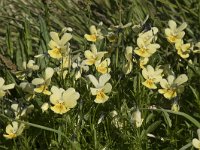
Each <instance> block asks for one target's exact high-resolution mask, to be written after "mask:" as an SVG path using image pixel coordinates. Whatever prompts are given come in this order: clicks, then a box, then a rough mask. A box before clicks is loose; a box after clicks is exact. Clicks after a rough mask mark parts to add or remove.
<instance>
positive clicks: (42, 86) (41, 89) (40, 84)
mask: <svg viewBox="0 0 200 150" xmlns="http://www.w3.org/2000/svg"><path fill="white" fill-rule="evenodd" d="M53 74H54V70H53V69H52V68H50V67H47V68H46V69H45V74H44V77H43V78H35V79H33V80H32V84H34V85H36V86H37V88H35V89H34V91H35V92H37V93H43V94H46V95H51V92H50V91H48V90H47V89H48V86H49V85H50V82H51V77H52V76H53Z"/></svg>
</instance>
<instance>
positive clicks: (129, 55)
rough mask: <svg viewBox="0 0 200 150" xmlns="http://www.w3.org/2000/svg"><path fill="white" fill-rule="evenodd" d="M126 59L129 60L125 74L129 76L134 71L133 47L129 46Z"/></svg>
mask: <svg viewBox="0 0 200 150" xmlns="http://www.w3.org/2000/svg"><path fill="white" fill-rule="evenodd" d="M125 57H126V59H127V61H128V62H127V63H126V64H125V66H124V69H123V71H124V73H125V74H129V73H130V72H131V71H132V69H133V47H132V46H127V47H126V51H125Z"/></svg>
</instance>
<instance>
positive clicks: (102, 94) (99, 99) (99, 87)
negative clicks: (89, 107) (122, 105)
mask: <svg viewBox="0 0 200 150" xmlns="http://www.w3.org/2000/svg"><path fill="white" fill-rule="evenodd" d="M88 77H89V79H90V81H91V82H92V84H93V85H94V86H95V88H90V91H91V93H92V95H96V98H95V100H94V101H95V103H105V102H106V101H107V100H108V99H109V96H108V95H106V94H107V93H110V92H111V90H112V85H111V84H110V83H107V82H108V80H110V78H111V76H110V74H108V73H107V74H103V75H101V76H100V77H99V81H98V80H97V79H96V78H95V77H94V76H93V75H88Z"/></svg>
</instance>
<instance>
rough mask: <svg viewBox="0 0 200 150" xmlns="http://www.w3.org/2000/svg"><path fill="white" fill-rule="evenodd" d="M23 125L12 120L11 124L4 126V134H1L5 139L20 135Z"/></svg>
mask: <svg viewBox="0 0 200 150" xmlns="http://www.w3.org/2000/svg"><path fill="white" fill-rule="evenodd" d="M24 128H25V125H24V124H23V123H18V122H16V121H13V122H12V124H9V125H7V126H6V134H3V136H4V137H5V138H7V139H13V138H16V137H17V136H19V135H21V134H22V132H23V131H24Z"/></svg>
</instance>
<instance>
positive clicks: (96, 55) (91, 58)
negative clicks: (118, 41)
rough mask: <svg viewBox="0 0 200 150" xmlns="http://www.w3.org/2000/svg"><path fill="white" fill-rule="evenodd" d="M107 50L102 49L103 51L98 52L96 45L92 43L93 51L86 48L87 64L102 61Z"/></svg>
mask: <svg viewBox="0 0 200 150" xmlns="http://www.w3.org/2000/svg"><path fill="white" fill-rule="evenodd" d="M106 53H107V52H105V51H102V52H97V48H96V45H94V44H92V45H91V51H90V50H86V51H85V53H84V55H85V57H86V60H85V64H86V65H93V64H95V63H97V62H98V61H101V59H102V58H103V57H104V55H105V54H106Z"/></svg>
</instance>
